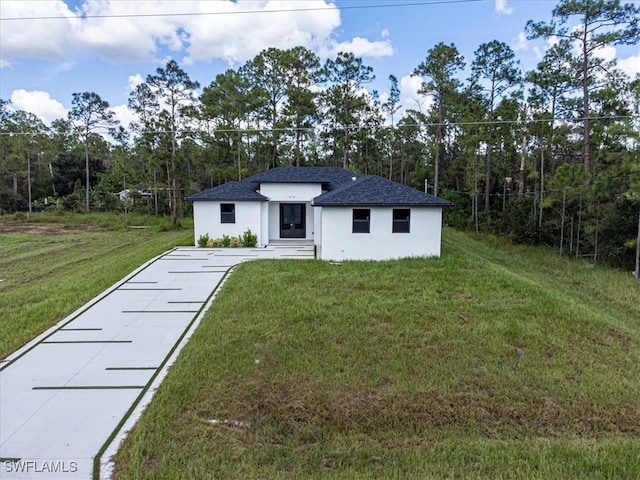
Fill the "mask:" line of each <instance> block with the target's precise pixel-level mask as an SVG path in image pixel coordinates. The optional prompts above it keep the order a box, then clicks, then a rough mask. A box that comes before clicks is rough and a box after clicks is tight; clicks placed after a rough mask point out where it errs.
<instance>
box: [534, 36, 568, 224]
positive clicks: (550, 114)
mask: <svg viewBox="0 0 640 480" xmlns="http://www.w3.org/2000/svg"><path fill="white" fill-rule="evenodd" d="M570 51H571V44H570V43H569V42H568V41H567V40H561V41H559V42H558V43H556V44H555V45H553V46H552V47H551V48H550V49H549V50H547V51H546V52H545V55H544V57H543V58H542V60H541V61H540V63H538V65H537V68H536V69H535V70H533V71H531V72H529V74H528V75H527V81H528V82H529V84H530V85H531V88H530V91H529V102H530V103H531V107H532V109H533V112H532V115H533V118H534V120H547V121H548V123H546V122H536V123H534V124H533V125H532V126H531V128H532V129H534V134H535V135H536V136H537V138H538V143H539V149H540V173H539V176H540V177H539V178H540V202H539V214H538V228H541V227H542V219H543V211H544V208H543V205H544V192H545V163H546V162H548V159H550V160H551V161H553V154H554V139H555V137H556V132H557V129H556V126H555V123H556V117H557V116H558V112H564V113H565V114H566V112H567V109H568V107H567V103H568V102H567V95H568V94H570V93H571V91H572V90H573V89H574V88H577V86H576V85H575V82H574V80H573V76H572V75H571V71H570V68H569V65H570ZM550 157H551V158H550Z"/></svg>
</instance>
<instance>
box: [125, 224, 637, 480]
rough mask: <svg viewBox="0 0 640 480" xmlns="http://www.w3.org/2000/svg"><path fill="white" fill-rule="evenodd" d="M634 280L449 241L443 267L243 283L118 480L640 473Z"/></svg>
mask: <svg viewBox="0 0 640 480" xmlns="http://www.w3.org/2000/svg"><path fill="white" fill-rule="evenodd" d="M639 320H640V292H639V291H638V290H636V289H635V288H634V286H633V278H632V276H631V275H630V274H628V273H623V272H618V271H614V270H609V269H605V268H600V267H598V268H589V266H588V265H587V264H586V263H583V262H576V261H570V260H566V259H561V258H558V257H557V256H555V255H554V253H553V252H549V251H545V250H543V249H537V248H527V247H520V246H508V245H504V244H502V243H501V242H500V241H499V240H496V239H491V238H488V239H483V241H478V240H476V239H475V238H474V237H472V236H470V235H467V234H463V233H459V232H455V231H452V230H448V229H447V230H445V232H444V246H443V252H442V258H438V259H409V260H402V261H391V262H343V263H342V264H341V265H339V266H338V265H331V264H329V263H326V262H321V261H296V260H291V261H288V260H277V261H257V262H252V263H247V264H243V265H241V266H240V267H238V268H237V270H236V271H235V273H234V274H233V275H231V277H230V278H229V280H228V282H227V283H226V284H225V286H224V288H223V290H222V291H221V293H220V294H219V296H218V297H217V299H216V301H215V302H214V304H213V306H212V308H211V310H210V311H209V312H208V313H207V315H206V317H205V318H204V320H203V322H202V323H201V325H200V326H199V328H198V329H197V331H196V332H195V334H194V335H193V337H192V338H191V340H190V342H189V343H188V345H187V346H186V347H185V349H184V350H183V351H182V353H181V355H180V357H179V359H178V361H177V363H176V364H175V365H174V366H173V367H172V368H171V370H170V372H169V375H168V377H167V378H166V380H165V381H164V383H163V384H162V386H161V387H160V388H159V390H158V391H157V393H156V395H155V397H154V399H153V401H152V403H151V404H150V405H149V407H148V408H147V410H146V411H145V412H144V414H143V416H142V418H141V420H140V421H139V423H138V424H137V425H136V426H135V427H134V429H133V430H132V431H131V433H130V435H129V436H128V438H127V439H126V440H125V442H124V444H123V446H122V447H121V449H120V451H119V452H118V454H117V457H116V472H115V473H116V474H115V478H116V479H136V478H150V479H157V478H160V479H163V478H169V479H173V478H175V479H178V478H198V479H200V478H221V479H224V478H242V479H245V478H256V479H258V478H260V479H262V478H317V479H324V478H372V479H374V478H375V479H378V478H398V479H406V478H416V479H423V478H469V479H475V478H487V479H500V478H505V479H506V478H509V479H511V478H513V479H516V478H521V479H530V478H534V479H536V478H538V479H550V478H553V479H562V478H602V479H608V478H616V479H618V478H621V479H635V478H638V475H639V472H640V448H639V445H640V444H639V440H640V380H639V379H640V348H639V341H640V325H639Z"/></svg>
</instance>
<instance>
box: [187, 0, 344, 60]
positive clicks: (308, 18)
mask: <svg viewBox="0 0 640 480" xmlns="http://www.w3.org/2000/svg"><path fill="white" fill-rule="evenodd" d="M197 3H199V7H200V8H201V11H203V10H208V11H210V10H211V5H212V2H197ZM214 5H216V6H217V8H218V10H219V11H220V12H221V13H223V12H224V13H226V14H224V15H208V16H193V17H188V18H186V19H185V20H184V26H185V31H187V32H188V35H189V37H188V43H189V45H188V47H187V60H191V61H198V60H200V61H209V60H212V59H214V58H222V59H225V60H226V61H227V62H229V63H238V62H243V61H246V60H248V59H250V58H253V57H254V56H255V55H256V54H258V53H259V52H260V51H262V50H264V49H265V48H266V47H267V46H269V47H276V48H282V49H285V48H291V47H294V46H298V45H302V46H305V47H307V48H310V49H312V50H318V49H319V48H320V47H321V46H322V45H324V44H325V43H326V42H327V41H328V39H329V36H330V35H331V33H332V32H333V31H334V30H335V29H336V28H337V27H339V26H340V11H339V10H338V8H337V7H335V6H334V5H333V4H331V3H329V2H328V1H325V0H307V1H305V2H291V1H276V0H272V1H266V0H259V1H243V0H238V1H237V2H215V3H214ZM301 5H304V10H300V8H301ZM274 10H277V11H275V12H274ZM270 11H271V12H272V13H269V12H270Z"/></svg>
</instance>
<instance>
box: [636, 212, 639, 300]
mask: <svg viewBox="0 0 640 480" xmlns="http://www.w3.org/2000/svg"><path fill="white" fill-rule="evenodd" d="M635 277H636V288H638V285H639V284H640V208H638V237H637V239H636V271H635Z"/></svg>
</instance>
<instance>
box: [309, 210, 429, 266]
mask: <svg viewBox="0 0 640 480" xmlns="http://www.w3.org/2000/svg"><path fill="white" fill-rule="evenodd" d="M356 208H358V207H356ZM360 208H370V210H371V217H370V224H369V225H370V229H369V233H352V226H353V207H323V208H322V213H321V217H322V239H321V243H322V249H321V250H319V251H320V252H321V253H320V255H319V257H320V258H322V259H324V260H388V259H394V258H403V257H428V256H440V244H441V239H442V208H440V207H360ZM393 208H410V209H411V219H410V228H409V229H410V233H392V225H393Z"/></svg>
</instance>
